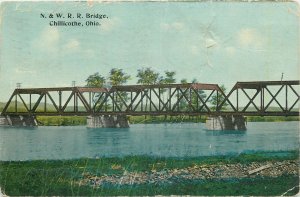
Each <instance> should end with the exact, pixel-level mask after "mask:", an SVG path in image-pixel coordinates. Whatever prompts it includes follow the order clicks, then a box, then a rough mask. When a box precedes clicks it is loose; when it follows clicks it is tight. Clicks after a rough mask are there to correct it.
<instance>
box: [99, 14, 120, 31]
mask: <svg viewBox="0 0 300 197" xmlns="http://www.w3.org/2000/svg"><path fill="white" fill-rule="evenodd" d="M119 24H120V19H119V18H117V17H114V18H108V19H105V20H103V21H102V23H101V26H100V29H101V30H104V31H111V30H113V29H115V28H116V27H117V26H118V25H119Z"/></svg>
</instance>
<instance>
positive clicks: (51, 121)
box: [37, 116, 86, 126]
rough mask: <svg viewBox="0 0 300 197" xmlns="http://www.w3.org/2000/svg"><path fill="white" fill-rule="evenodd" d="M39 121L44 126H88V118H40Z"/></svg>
mask: <svg viewBox="0 0 300 197" xmlns="http://www.w3.org/2000/svg"><path fill="white" fill-rule="evenodd" d="M37 120H38V122H39V123H40V124H41V125H44V126H76V125H86V117H83V116H38V117H37Z"/></svg>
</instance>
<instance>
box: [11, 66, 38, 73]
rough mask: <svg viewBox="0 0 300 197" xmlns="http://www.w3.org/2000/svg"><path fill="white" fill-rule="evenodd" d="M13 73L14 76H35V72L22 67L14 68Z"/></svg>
mask: <svg viewBox="0 0 300 197" xmlns="http://www.w3.org/2000/svg"><path fill="white" fill-rule="evenodd" d="M15 73H16V74H35V73H36V71H35V70H29V69H26V68H23V67H17V68H15Z"/></svg>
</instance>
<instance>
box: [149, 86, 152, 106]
mask: <svg viewBox="0 0 300 197" xmlns="http://www.w3.org/2000/svg"><path fill="white" fill-rule="evenodd" d="M149 90H150V91H149V93H150V94H149V98H150V103H149V105H150V109H149V110H150V111H152V99H151V88H150V89H149Z"/></svg>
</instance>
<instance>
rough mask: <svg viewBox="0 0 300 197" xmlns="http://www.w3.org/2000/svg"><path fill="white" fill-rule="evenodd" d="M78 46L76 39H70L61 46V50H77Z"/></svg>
mask: <svg viewBox="0 0 300 197" xmlns="http://www.w3.org/2000/svg"><path fill="white" fill-rule="evenodd" d="M79 45H80V43H79V41H78V40H76V39H71V40H69V42H68V43H66V44H65V45H64V46H63V48H64V49H65V50H77V49H79Z"/></svg>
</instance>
